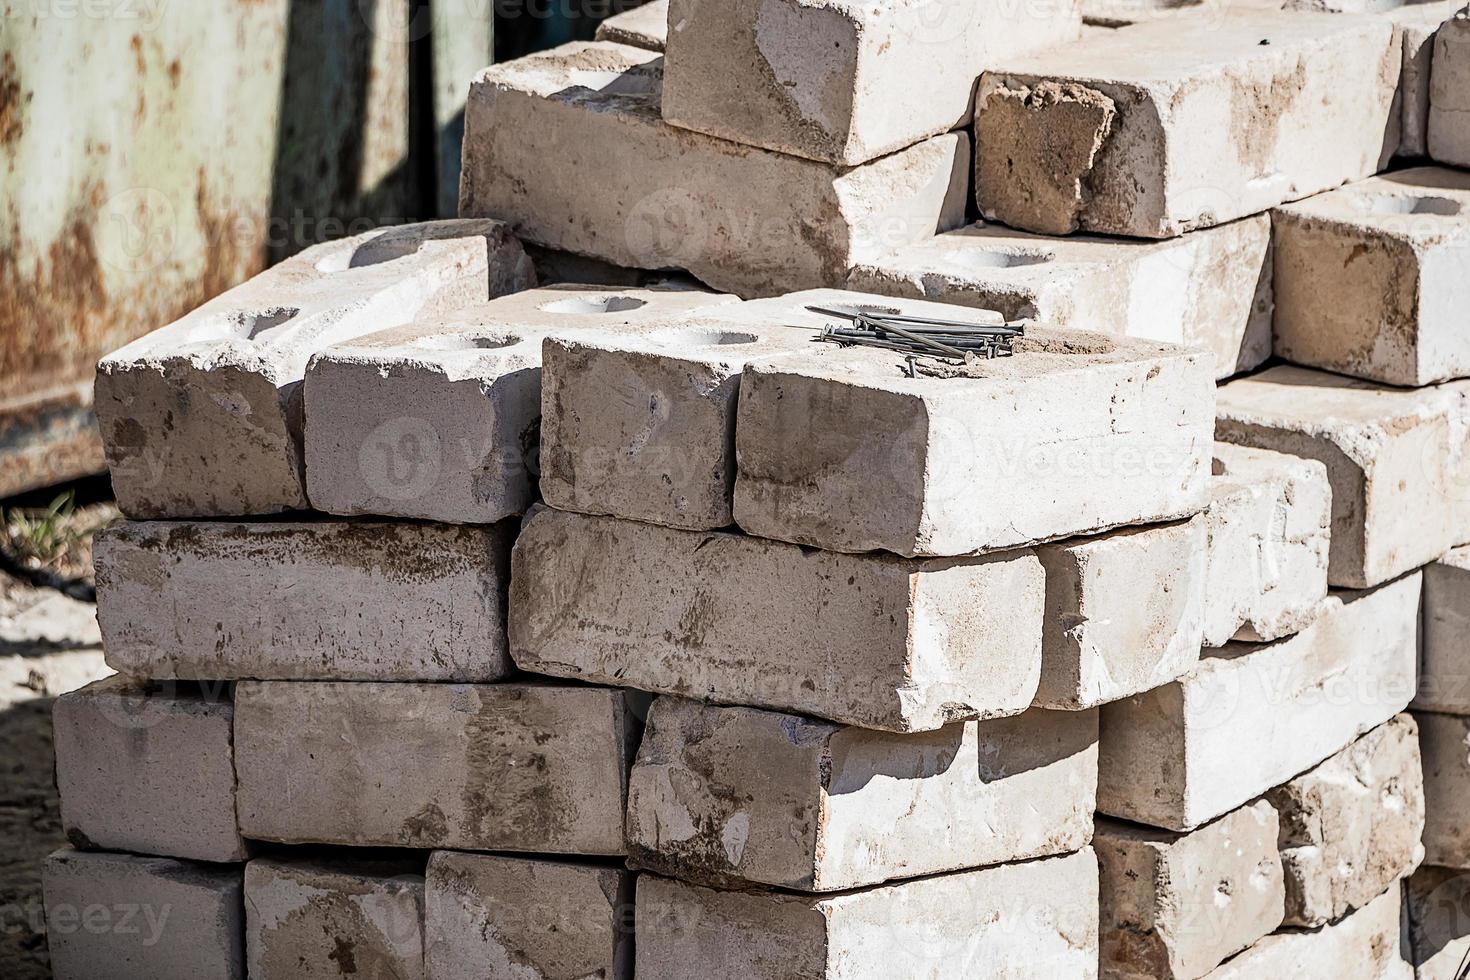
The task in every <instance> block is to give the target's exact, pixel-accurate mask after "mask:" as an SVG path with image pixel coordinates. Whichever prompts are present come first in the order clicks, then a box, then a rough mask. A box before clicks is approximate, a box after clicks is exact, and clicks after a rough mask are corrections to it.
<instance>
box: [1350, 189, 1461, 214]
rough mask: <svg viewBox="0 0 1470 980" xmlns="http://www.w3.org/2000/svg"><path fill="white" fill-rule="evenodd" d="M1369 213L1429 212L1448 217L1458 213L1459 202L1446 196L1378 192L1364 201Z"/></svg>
mask: <svg viewBox="0 0 1470 980" xmlns="http://www.w3.org/2000/svg"><path fill="white" fill-rule="evenodd" d="M1365 206H1366V208H1367V210H1368V213H1369V214H1431V215H1438V216H1440V217H1444V218H1449V217H1453V216H1454V215H1457V214H1459V213H1460V202H1459V201H1452V200H1450V199H1449V198H1447V197H1414V196H1412V195H1408V194H1402V195H1401V194H1380V195H1378V196H1376V197H1370V198H1368V199H1367V201H1366V202H1365Z"/></svg>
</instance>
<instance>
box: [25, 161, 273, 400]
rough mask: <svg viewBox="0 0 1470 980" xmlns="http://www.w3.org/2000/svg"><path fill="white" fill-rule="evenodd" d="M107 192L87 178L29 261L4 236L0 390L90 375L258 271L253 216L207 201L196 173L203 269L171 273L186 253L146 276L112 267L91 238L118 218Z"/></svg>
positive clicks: (261, 257)
mask: <svg viewBox="0 0 1470 980" xmlns="http://www.w3.org/2000/svg"><path fill="white" fill-rule="evenodd" d="M108 199H109V195H108V193H107V189H106V188H105V187H104V186H102V185H101V184H98V183H95V182H94V183H90V184H88V185H87V186H86V187H85V188H84V189H83V190H82V192H81V193H80V194H79V195H78V198H77V201H76V202H75V203H74V204H73V207H72V211H71V213H70V215H69V216H68V218H67V220H66V222H65V223H64V225H63V230H62V232H61V233H60V234H59V235H58V236H57V237H56V239H55V240H54V241H52V242H51V243H50V245H49V246H47V247H46V249H45V251H44V252H43V253H42V254H41V255H40V256H38V257H36V258H34V259H32V260H30V261H27V260H26V259H25V258H23V257H22V254H21V251H20V246H19V243H18V242H15V241H3V240H0V388H3V390H4V391H5V392H6V394H7V396H8V397H9V398H13V399H26V398H29V397H31V396H34V395H36V394H37V393H40V392H46V391H51V390H54V389H56V388H59V387H61V386H64V385H69V384H78V383H86V382H89V381H90V380H91V378H92V372H93V368H94V367H95V365H96V362H97V359H98V358H99V357H100V356H102V355H103V354H106V353H107V352H108V351H111V350H114V349H115V348H117V347H120V346H121V345H122V344H124V343H126V342H127V341H129V340H132V339H133V338H135V337H138V336H141V335H143V334H145V333H147V332H149V331H150V330H155V329H157V328H158V327H161V326H163V325H165V324H167V323H170V322H172V321H173V320H176V319H178V318H179V317H180V316H182V315H183V314H185V313H187V312H189V311H190V310H192V309H194V308H195V307H197V306H199V305H200V304H202V303H204V302H205V301H206V300H208V299H211V298H212V297H214V296H216V295H218V294H219V293H221V292H223V291H225V290H226V289H228V288H230V287H231V286H234V285H235V284H236V283H238V282H240V281H242V280H244V279H246V278H248V277H249V276H251V275H254V274H255V273H257V272H259V271H260V270H261V269H262V268H264V264H265V248H264V243H263V242H261V241H253V240H248V239H242V238H241V236H240V235H239V229H240V228H241V227H242V226H243V227H251V225H250V223H249V222H247V221H244V220H242V217H241V216H240V215H239V214H238V213H236V212H234V211H232V210H228V209H225V210H221V209H218V208H215V207H214V206H213V205H212V203H211V199H210V195H209V193H208V189H207V187H206V185H205V178H204V175H203V173H202V172H201V173H200V176H199V183H198V186H197V188H196V194H195V201H196V205H197V207H198V216H197V220H198V229H199V235H200V239H201V240H202V242H203V250H204V254H203V255H202V256H201V257H200V263H199V264H200V268H199V270H198V271H197V272H196V273H194V274H193V275H192V276H190V277H189V278H187V279H184V278H180V277H177V276H173V275H170V267H171V266H175V267H176V263H178V262H180V261H181V260H184V259H187V258H191V257H189V256H175V255H165V256H162V257H161V260H160V261H159V263H158V266H157V268H156V269H154V270H151V271H150V272H148V273H146V274H139V273H135V272H129V271H126V270H109V268H108V267H107V265H106V263H105V262H104V260H103V258H102V257H101V255H100V254H99V250H98V246H97V239H96V235H95V229H96V228H97V227H98V225H99V223H100V222H102V221H106V220H111V219H113V218H116V217H117V216H116V215H106V214H103V213H101V212H102V211H103V209H104V207H105V205H106V203H107V202H108ZM13 206H14V205H13V204H12V207H13ZM173 240H174V241H175V242H176V241H178V240H179V239H178V236H175V238H174V239H173ZM109 271H112V272H115V273H118V274H115V275H112V276H109Z"/></svg>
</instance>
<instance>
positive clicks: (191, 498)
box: [96, 220, 535, 518]
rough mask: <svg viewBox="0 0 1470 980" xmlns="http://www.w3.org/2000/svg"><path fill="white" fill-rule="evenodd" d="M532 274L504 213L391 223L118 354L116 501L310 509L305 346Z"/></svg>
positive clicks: (203, 510) (178, 509) (109, 434)
mask: <svg viewBox="0 0 1470 980" xmlns="http://www.w3.org/2000/svg"><path fill="white" fill-rule="evenodd" d="M534 282H535V272H534V271H533V269H532V267H531V261H530V259H529V258H527V256H526V254H525V252H524V250H523V249H522V248H521V246H520V243H519V242H518V241H516V239H515V238H514V237H513V236H512V235H511V234H510V231H509V228H508V226H506V225H504V224H502V223H500V222H498V221H482V220H466V221H442V222H433V223H429V224H422V225H405V226H402V227H398V228H388V229H380V230H378V231H374V232H369V233H368V234H365V235H360V236H358V237H356V238H351V239H347V240H344V241H339V242H331V243H328V244H325V245H318V246H316V247H314V248H310V249H307V250H306V251H305V252H302V253H301V254H300V255H297V256H295V257H293V258H290V259H287V260H286V261H285V262H282V263H281V264H280V265H278V266H276V267H274V268H272V269H269V270H267V271H266V272H263V273H261V274H260V275H258V276H256V277H255V278H254V279H251V280H250V281H249V282H246V283H244V284H242V285H240V286H237V287H236V288H234V289H232V290H230V291H228V292H226V293H224V294H223V295H221V296H218V297H216V298H215V299H212V300H210V301H209V302H208V303H205V304H204V305H203V306H201V307H200V308H199V309H197V310H195V311H194V312H192V313H190V314H188V315H187V316H185V317H184V318H183V319H181V320H179V321H177V322H175V323H173V324H171V325H169V326H167V327H164V328H162V329H161V330H156V331H154V332H153V333H151V334H148V335H147V336H145V337H142V338H140V339H138V340H135V341H134V342H133V343H131V344H129V345H127V346H126V347H124V348H122V349H121V350H118V351H115V352H113V353H112V354H109V355H107V356H106V357H104V358H103V359H102V361H101V362H100V363H99V364H98V366H97V398H96V402H97V420H98V424H99V426H100V427H101V430H102V441H103V445H104V446H105V448H106V450H107V464H108V466H109V467H110V469H111V470H112V484H113V487H114V488H115V489H116V491H117V499H118V505H119V506H120V507H121V508H122V511H123V513H125V514H127V515H129V516H131V517H139V518H147V517H246V516H251V515H255V514H275V513H280V512H283V511H290V510H305V509H307V507H308V504H307V499H306V487H305V480H304V474H303V471H302V469H303V462H302V443H301V379H302V375H303V372H304V371H305V370H306V362H307V359H308V358H310V357H311V355H312V354H313V353H315V352H316V351H318V350H320V349H322V348H323V347H327V346H330V345H331V344H333V343H337V342H339V341H342V340H345V339H347V338H349V337H355V336H360V335H362V334H366V333H372V332H374V331H377V330H383V329H386V328H388V327H393V326H397V325H398V324H402V323H407V322H409V321H411V320H414V319H416V318H418V317H422V316H431V315H433V314H434V313H436V312H439V311H447V310H450V309H453V308H455V307H457V306H462V305H464V304H466V303H477V302H483V301H485V300H487V299H489V298H491V297H492V296H500V295H503V294H505V293H509V292H514V291H516V290H518V289H524V288H525V287H527V286H530V285H533V284H534Z"/></svg>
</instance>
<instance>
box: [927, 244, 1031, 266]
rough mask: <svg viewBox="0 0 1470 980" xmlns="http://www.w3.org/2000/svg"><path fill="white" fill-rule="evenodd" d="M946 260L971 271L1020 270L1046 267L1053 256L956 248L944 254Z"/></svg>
mask: <svg viewBox="0 0 1470 980" xmlns="http://www.w3.org/2000/svg"><path fill="white" fill-rule="evenodd" d="M944 260H945V261H946V262H952V263H954V264H955V265H960V266H967V267H969V268H971V269H1019V268H1023V267H1025V266H1028V265H1045V264H1046V263H1047V262H1050V261H1052V256H1050V255H1047V254H1046V253H1044V252H991V251H977V250H975V249H965V248H956V249H952V250H951V251H948V252H945V253H944Z"/></svg>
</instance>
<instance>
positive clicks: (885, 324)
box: [807, 306, 1026, 364]
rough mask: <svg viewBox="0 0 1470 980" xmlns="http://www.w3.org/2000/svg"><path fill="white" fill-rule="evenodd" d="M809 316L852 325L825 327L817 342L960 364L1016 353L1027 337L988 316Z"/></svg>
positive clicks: (843, 311) (825, 310)
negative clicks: (1019, 342)
mask: <svg viewBox="0 0 1470 980" xmlns="http://www.w3.org/2000/svg"><path fill="white" fill-rule="evenodd" d="M807 309H808V310H810V311H811V312H812V313H818V314H821V315H822V316H831V317H837V318H839V319H842V320H846V321H848V322H849V323H851V324H852V326H844V327H838V326H829V327H825V328H823V330H822V333H821V335H820V336H819V338H818V339H819V340H824V341H827V342H829V343H835V344H841V345H842V346H844V347H877V348H881V349H883V350H894V351H899V352H901V353H904V354H909V355H921V356H929V357H934V358H938V359H941V360H946V361H954V362H957V363H961V364H963V363H964V362H965V360H966V359H967V358H968V357H970V356H976V357H983V358H987V359H990V358H995V357H1009V356H1010V355H1011V354H1014V353H1015V341H1016V338H1018V337H1022V336H1025V333H1026V327H1025V324H1024V323H1007V322H1005V320H1004V318H1003V317H1001V316H1000V314H998V313H995V314H992V316H993V318H994V321H995V322H993V323H981V322H976V321H973V320H971V321H964V320H939V319H934V318H932V317H917V316H903V315H902V314H900V313H899V312H898V311H897V310H886V309H873V308H871V307H848V306H838V307H824V306H808V307H807Z"/></svg>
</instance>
